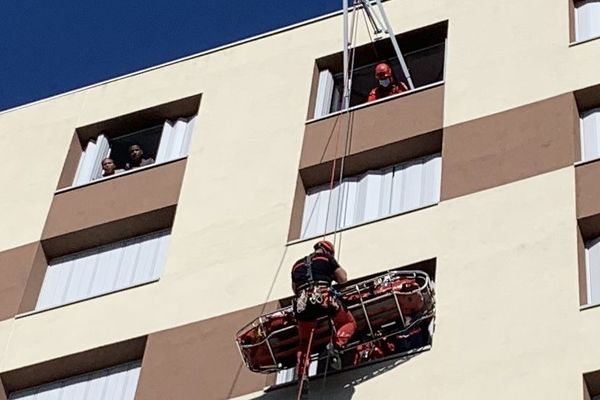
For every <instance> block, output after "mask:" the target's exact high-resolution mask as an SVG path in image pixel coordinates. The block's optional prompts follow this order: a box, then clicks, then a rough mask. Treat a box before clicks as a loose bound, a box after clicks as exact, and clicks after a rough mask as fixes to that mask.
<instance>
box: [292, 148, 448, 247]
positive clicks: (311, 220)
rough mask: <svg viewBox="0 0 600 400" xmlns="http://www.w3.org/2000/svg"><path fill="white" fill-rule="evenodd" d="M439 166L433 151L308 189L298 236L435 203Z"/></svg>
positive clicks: (438, 185) (316, 233)
mask: <svg viewBox="0 0 600 400" xmlns="http://www.w3.org/2000/svg"><path fill="white" fill-rule="evenodd" d="M441 166H442V159H441V155H440V154H436V155H431V156H427V157H421V158H418V159H414V160H411V161H408V162H404V163H401V164H397V165H394V166H391V167H387V168H383V169H378V170H373V171H368V172H367V173H365V174H363V175H360V176H353V177H349V178H345V179H343V181H342V184H341V185H339V184H337V185H335V186H334V187H333V190H330V185H329V184H327V185H323V186H318V187H315V188H313V189H310V190H308V192H307V195H306V200H305V203H304V214H303V219H302V234H301V237H302V238H307V237H313V236H318V235H322V234H324V233H326V232H331V231H333V230H334V229H335V227H336V225H337V227H339V228H346V227H349V226H352V225H357V224H360V223H362V222H366V221H372V220H375V219H378V218H383V217H386V216H389V215H394V214H399V213H403V212H407V211H410V210H414V209H417V208H421V207H425V206H428V205H432V204H436V203H438V202H439V200H440V184H441ZM340 196H341V199H340ZM338 210H340V212H339V214H338Z"/></svg>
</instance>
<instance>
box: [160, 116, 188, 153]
mask: <svg viewBox="0 0 600 400" xmlns="http://www.w3.org/2000/svg"><path fill="white" fill-rule="evenodd" d="M195 122H196V117H195V116H194V117H192V118H179V119H178V120H176V121H169V120H167V121H165V123H164V125H163V130H162V134H161V136H160V144H159V145H158V153H157V154H156V162H157V163H159V162H165V161H169V160H173V159H175V158H178V157H183V156H187V154H188V151H189V147H190V141H191V137H192V133H193V130H194V123H195Z"/></svg>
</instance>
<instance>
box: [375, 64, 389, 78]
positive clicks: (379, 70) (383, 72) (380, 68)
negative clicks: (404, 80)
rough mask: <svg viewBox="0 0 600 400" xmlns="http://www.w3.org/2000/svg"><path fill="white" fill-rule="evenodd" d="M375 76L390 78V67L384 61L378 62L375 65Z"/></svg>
mask: <svg viewBox="0 0 600 400" xmlns="http://www.w3.org/2000/svg"><path fill="white" fill-rule="evenodd" d="M375 77H376V78H377V79H385V78H390V79H391V78H392V68H390V66H389V65H388V64H386V63H379V64H377V66H376V67H375Z"/></svg>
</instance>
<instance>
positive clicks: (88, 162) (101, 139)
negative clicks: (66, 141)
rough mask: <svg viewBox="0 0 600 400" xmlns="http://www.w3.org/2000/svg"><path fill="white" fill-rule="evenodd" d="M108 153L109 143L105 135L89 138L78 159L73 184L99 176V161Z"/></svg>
mask: <svg viewBox="0 0 600 400" xmlns="http://www.w3.org/2000/svg"><path fill="white" fill-rule="evenodd" d="M109 154H110V145H109V144H108V139H107V138H106V136H104V135H103V134H100V135H98V137H97V138H96V139H90V140H89V141H88V143H87V145H86V146H85V150H84V151H83V152H82V154H81V158H80V159H79V166H78V168H77V172H76V174H75V179H74V181H73V184H74V185H81V184H84V183H88V182H90V181H92V180H94V179H97V178H99V177H100V176H101V174H102V165H101V162H102V160H103V159H104V158H106V157H108V156H109Z"/></svg>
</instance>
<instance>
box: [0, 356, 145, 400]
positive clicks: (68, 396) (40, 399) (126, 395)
mask: <svg viewBox="0 0 600 400" xmlns="http://www.w3.org/2000/svg"><path fill="white" fill-rule="evenodd" d="M139 376H140V362H139V361H137V362H134V363H128V364H123V365H119V366H116V367H111V368H107V369H103V370H100V371H95V372H92V373H89V374H84V375H79V376H76V377H73V378H67V379H62V380H60V381H56V382H51V383H47V384H44V385H41V386H37V387H35V388H30V389H25V390H20V391H18V392H13V393H11V394H10V396H9V397H8V399H9V400H17V399H20V400H59V399H61V400H99V399H110V400H134V398H135V391H136V388H137V384H138V380H139Z"/></svg>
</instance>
